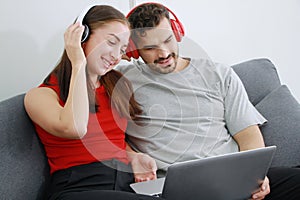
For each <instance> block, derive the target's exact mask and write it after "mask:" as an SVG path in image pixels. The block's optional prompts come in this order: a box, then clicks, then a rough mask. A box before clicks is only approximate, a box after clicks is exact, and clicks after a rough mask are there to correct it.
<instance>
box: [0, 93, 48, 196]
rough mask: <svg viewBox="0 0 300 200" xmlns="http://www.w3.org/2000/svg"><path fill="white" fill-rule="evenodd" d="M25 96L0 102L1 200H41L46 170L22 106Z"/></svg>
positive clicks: (45, 161) (40, 149) (44, 158)
mask: <svg viewBox="0 0 300 200" xmlns="http://www.w3.org/2000/svg"><path fill="white" fill-rule="evenodd" d="M23 99H24V94H22V95H18V96H15V97H12V98H10V99H8V100H5V101H2V102H0V137H1V139H0V158H1V159H0V172H1V173H0V180H1V187H0V199H15V200H18V199H22V200H24V199H32V200H34V199H43V198H42V196H43V195H44V193H45V186H46V184H47V182H48V181H49V180H48V177H49V167H48V164H47V159H46V156H45V153H44V149H43V146H42V145H41V143H40V141H39V138H38V137H37V135H36V133H35V129H34V127H33V125H32V123H31V121H30V119H29V117H28V116H27V114H26V112H25V109H24V106H23Z"/></svg>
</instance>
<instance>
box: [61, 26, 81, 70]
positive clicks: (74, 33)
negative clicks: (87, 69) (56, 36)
mask: <svg viewBox="0 0 300 200" xmlns="http://www.w3.org/2000/svg"><path fill="white" fill-rule="evenodd" d="M83 31H84V26H82V25H80V23H79V22H77V23H75V24H72V25H71V26H69V27H68V28H67V30H66V32H65V34H64V40H65V49H66V52H67V54H68V57H69V59H70V61H71V63H72V67H73V68H79V69H80V68H81V67H82V66H85V65H86V58H85V55H84V52H83V49H82V47H81V37H82V33H83Z"/></svg>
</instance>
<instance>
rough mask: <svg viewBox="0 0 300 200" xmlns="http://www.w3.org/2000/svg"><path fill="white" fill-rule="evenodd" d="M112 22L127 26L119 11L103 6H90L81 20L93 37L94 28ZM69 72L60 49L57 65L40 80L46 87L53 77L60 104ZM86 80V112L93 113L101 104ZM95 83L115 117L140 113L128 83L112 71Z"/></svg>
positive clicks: (69, 63) (65, 97) (64, 94)
mask: <svg viewBox="0 0 300 200" xmlns="http://www.w3.org/2000/svg"><path fill="white" fill-rule="evenodd" d="M112 21H118V22H121V23H123V24H126V25H128V26H129V24H128V22H127V19H126V17H125V16H124V15H123V14H122V13H121V12H120V11H118V10H116V9H115V8H113V7H111V6H107V5H99V6H94V7H92V8H91V9H90V10H89V11H88V13H87V14H86V16H85V17H84V19H83V23H84V24H86V25H88V27H89V29H90V34H93V31H94V30H95V29H96V28H99V27H101V26H103V25H104V24H105V23H108V22H112ZM71 73H72V66H71V62H70V59H69V57H68V55H67V52H66V50H64V52H63V54H62V57H61V59H60V61H59V63H58V64H57V65H56V67H55V68H54V69H53V71H52V72H51V73H50V74H49V75H48V76H47V77H46V78H45V80H44V84H46V85H50V83H49V79H50V76H51V75H54V76H56V78H57V80H58V86H59V88H60V94H59V96H60V99H61V100H62V101H64V102H66V100H67V98H68V94H69V87H70V79H71ZM86 77H87V89H88V98H89V104H90V111H91V112H93V111H96V112H97V111H98V109H99V106H101V105H99V104H98V102H96V100H95V99H96V98H95V91H94V88H93V87H92V84H91V81H90V79H89V75H88V73H86ZM99 80H100V83H101V84H102V85H103V86H104V88H105V90H106V92H107V94H108V96H109V97H110V99H111V104H112V106H113V107H114V108H115V109H116V110H117V111H118V112H119V114H120V115H121V116H123V117H127V118H132V119H136V115H137V114H140V113H141V112H142V110H141V107H140V105H139V104H138V103H137V102H136V101H135V99H134V95H133V89H132V85H131V83H130V81H129V80H128V79H126V78H125V77H124V76H123V75H122V74H121V73H120V72H118V71H116V70H111V71H109V72H108V73H106V74H105V75H103V76H101V77H100V76H99Z"/></svg>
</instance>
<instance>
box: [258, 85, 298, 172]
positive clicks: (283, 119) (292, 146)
mask: <svg viewBox="0 0 300 200" xmlns="http://www.w3.org/2000/svg"><path fill="white" fill-rule="evenodd" d="M256 108H257V110H258V111H259V112H260V113H262V114H263V116H264V117H265V118H266V119H267V120H268V122H267V123H266V124H264V125H263V126H262V127H261V131H262V133H263V136H264V139H265V143H266V145H267V146H269V145H276V146H277V151H276V154H275V156H274V159H273V162H272V166H273V167H276V166H297V165H300V154H299V152H300V145H299V144H300V104H299V103H298V102H297V100H296V99H295V98H294V97H293V96H292V94H291V92H290V90H289V89H288V88H287V86H286V85H282V86H280V87H278V88H277V89H276V90H274V91H273V92H271V93H270V94H269V95H267V96H266V97H265V98H264V99H263V100H262V101H260V102H259V103H258V104H257V105H256Z"/></svg>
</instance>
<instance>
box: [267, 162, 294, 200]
mask: <svg viewBox="0 0 300 200" xmlns="http://www.w3.org/2000/svg"><path fill="white" fill-rule="evenodd" d="M267 176H268V178H269V180H270V188H271V192H270V194H269V195H267V196H266V198H265V199H267V200H299V199H300V168H299V167H294V168H288V167H275V168H270V169H269V172H268V174H267Z"/></svg>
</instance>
